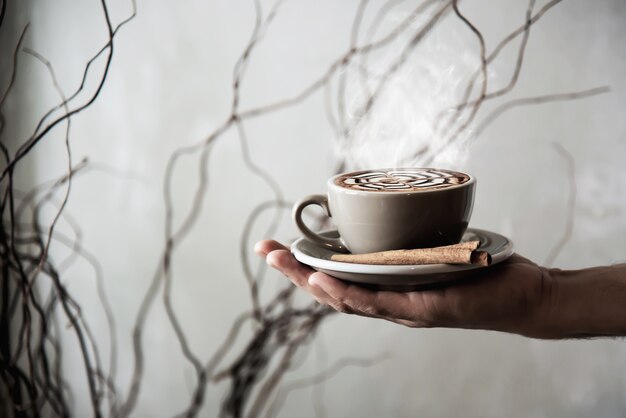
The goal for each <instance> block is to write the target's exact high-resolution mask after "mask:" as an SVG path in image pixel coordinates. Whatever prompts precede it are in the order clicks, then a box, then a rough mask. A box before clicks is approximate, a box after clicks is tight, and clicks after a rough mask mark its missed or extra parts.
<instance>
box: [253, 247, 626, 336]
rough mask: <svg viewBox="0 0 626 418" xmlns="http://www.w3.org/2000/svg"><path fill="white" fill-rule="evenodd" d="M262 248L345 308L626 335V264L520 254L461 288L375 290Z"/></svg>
mask: <svg viewBox="0 0 626 418" xmlns="http://www.w3.org/2000/svg"><path fill="white" fill-rule="evenodd" d="M255 250H256V252H257V253H258V254H259V255H260V256H262V257H266V260H267V263H268V264H269V265H270V266H272V267H274V268H276V269H277V270H279V271H281V272H282V273H283V274H285V276H287V277H288V278H289V279H290V280H291V281H292V282H293V283H294V284H295V285H296V286H298V287H300V288H302V289H303V290H305V291H307V292H308V293H310V294H311V295H312V296H313V297H314V298H315V299H317V301H318V302H320V303H323V304H326V305H329V306H331V307H333V308H334V309H336V310H337V311H340V312H344V313H350V314H357V315H363V316H369V317H375V318H381V319H385V320H388V321H392V322H396V323H399V324H402V325H406V326H410V327H447V328H468V329H486V330H494V331H502V332H510V333H516V334H520V335H525V336H528V337H534V338H553V339H554V338H581V337H593V336H620V335H626V265H624V264H622V265H617V266H612V267H599V268H593V269H586V270H578V271H561V270H557V269H546V268H543V267H540V266H538V265H537V264H535V263H533V262H531V261H529V260H527V259H525V258H524V257H521V256H519V255H517V254H515V255H513V256H512V257H511V258H510V259H509V260H507V261H506V262H504V263H501V264H498V265H496V266H493V267H490V268H488V269H482V270H479V271H477V272H475V273H473V275H474V277H471V278H468V280H464V281H462V282H459V283H455V284H454V285H451V286H447V287H443V288H439V289H429V290H423V291H415V292H406V293H400V292H388V291H371V290H367V289H364V288H362V287H360V286H357V285H352V284H349V283H347V282H343V281H341V280H337V279H335V278H333V277H331V276H328V275H326V274H323V273H320V272H315V271H314V270H312V269H310V268H309V267H307V266H305V265H303V264H301V263H299V262H298V261H297V260H296V259H295V258H294V257H293V256H292V255H291V253H290V252H289V250H288V249H287V248H286V247H284V246H282V245H281V244H279V243H277V242H275V241H269V240H268V241H261V242H259V243H258V244H257V246H256V248H255Z"/></svg>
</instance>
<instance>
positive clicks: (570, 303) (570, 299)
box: [544, 264, 626, 338]
mask: <svg viewBox="0 0 626 418" xmlns="http://www.w3.org/2000/svg"><path fill="white" fill-rule="evenodd" d="M545 272H546V274H548V275H549V276H550V280H551V290H550V295H548V298H547V301H546V307H545V323H544V326H545V329H544V331H545V334H546V335H545V337H546V338H591V337H602V336H615V337H617V336H626V264H618V265H614V266H609V267H595V268H589V269H584V270H559V269H547V270H545Z"/></svg>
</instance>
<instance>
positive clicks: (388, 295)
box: [309, 273, 412, 321]
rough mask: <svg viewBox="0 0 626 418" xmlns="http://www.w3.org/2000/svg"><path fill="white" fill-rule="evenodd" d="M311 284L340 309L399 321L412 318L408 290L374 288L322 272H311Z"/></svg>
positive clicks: (332, 304)
mask: <svg viewBox="0 0 626 418" xmlns="http://www.w3.org/2000/svg"><path fill="white" fill-rule="evenodd" d="M309 285H310V286H311V287H314V288H315V287H317V288H319V289H321V290H322V291H323V292H324V293H326V294H327V295H328V296H329V298H330V299H329V300H328V301H327V303H328V304H329V305H331V306H333V307H334V308H335V309H337V310H339V311H341V312H351V311H352V312H356V313H360V314H362V315H365V316H372V317H377V318H385V319H388V320H394V321H399V320H403V319H405V318H407V317H409V315H406V311H407V310H408V309H411V308H412V306H411V304H412V301H411V300H410V299H409V296H408V294H406V293H398V292H384V291H372V290H369V289H365V288H363V287H360V286H356V285H352V284H347V283H345V282H342V281H341V280H337V279H335V278H333V277H330V276H328V275H325V274H321V273H314V274H312V275H311V276H310V277H309Z"/></svg>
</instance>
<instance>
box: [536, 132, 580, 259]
mask: <svg viewBox="0 0 626 418" xmlns="http://www.w3.org/2000/svg"><path fill="white" fill-rule="evenodd" d="M552 145H553V146H554V149H555V150H556V151H557V152H558V153H559V155H560V156H561V157H562V158H563V160H564V161H565V164H566V166H567V179H568V183H569V192H568V198H567V217H566V218H565V230H564V231H563V235H562V236H561V238H560V239H559V240H558V241H557V242H556V243H555V244H554V246H553V247H552V249H551V250H550V252H549V253H548V256H547V257H546V260H545V261H544V263H543V265H544V266H546V267H551V266H552V265H553V264H554V261H555V260H556V258H557V257H558V256H559V254H561V251H563V248H565V245H567V243H568V242H569V240H570V239H571V238H572V232H573V231H574V220H575V217H576V194H577V193H576V192H577V189H578V187H577V185H576V162H575V161H574V157H573V156H572V154H571V153H570V152H569V151H568V150H567V149H565V147H564V146H563V145H561V144H559V143H558V142H553V143H552Z"/></svg>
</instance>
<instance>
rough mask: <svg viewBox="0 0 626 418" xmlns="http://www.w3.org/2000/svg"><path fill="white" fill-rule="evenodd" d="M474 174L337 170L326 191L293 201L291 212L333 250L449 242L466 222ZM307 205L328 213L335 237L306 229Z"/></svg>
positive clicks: (302, 227) (368, 250)
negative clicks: (303, 216)
mask: <svg viewBox="0 0 626 418" xmlns="http://www.w3.org/2000/svg"><path fill="white" fill-rule="evenodd" d="M475 186H476V179H475V178H474V177H472V176H470V175H467V174H464V173H459V172H456V171H450V170H440V169H435V168H403V169H372V170H367V171H356V172H351V173H345V174H340V175H337V176H335V177H332V178H330V179H329V180H328V182H327V187H328V193H327V195H313V196H308V197H305V198H304V199H302V200H301V201H300V202H298V203H297V204H296V205H295V206H294V211H293V218H294V220H295V222H296V225H297V226H298V228H299V229H300V231H302V233H303V234H304V235H305V236H306V237H307V238H308V239H310V240H311V241H313V242H316V243H318V244H320V245H323V246H325V247H326V248H330V249H333V250H335V251H343V252H345V251H348V250H349V251H350V252H352V253H357V254H358V253H372V252H377V251H386V250H395V249H407V248H427V247H438V246H442V245H450V244H455V243H457V242H459V241H460V239H461V237H462V236H463V232H465V229H466V228H467V224H468V222H469V218H470V215H471V213H472V204H473V201H474V188H475ZM308 205H319V206H321V207H322V208H323V209H324V210H325V211H326V214H327V215H328V216H330V217H332V220H333V222H334V224H335V225H336V226H337V230H338V231H339V235H340V238H330V237H325V236H322V235H319V234H317V233H315V232H313V231H311V230H310V229H309V228H308V227H307V226H306V225H305V223H304V222H303V220H302V211H303V209H304V208H305V207H307V206H308Z"/></svg>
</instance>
